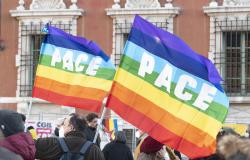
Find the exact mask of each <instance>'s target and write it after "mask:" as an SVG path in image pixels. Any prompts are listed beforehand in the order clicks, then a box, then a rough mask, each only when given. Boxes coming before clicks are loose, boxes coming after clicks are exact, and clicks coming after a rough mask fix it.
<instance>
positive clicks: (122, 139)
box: [114, 131, 126, 144]
mask: <svg viewBox="0 0 250 160" xmlns="http://www.w3.org/2000/svg"><path fill="white" fill-rule="evenodd" d="M114 141H117V142H122V143H124V144H125V143H126V136H125V134H124V132H123V131H117V132H115V139H114Z"/></svg>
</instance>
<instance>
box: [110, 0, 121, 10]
mask: <svg viewBox="0 0 250 160" xmlns="http://www.w3.org/2000/svg"><path fill="white" fill-rule="evenodd" d="M114 3H115V4H113V5H112V8H113V9H119V8H121V5H120V0H114Z"/></svg>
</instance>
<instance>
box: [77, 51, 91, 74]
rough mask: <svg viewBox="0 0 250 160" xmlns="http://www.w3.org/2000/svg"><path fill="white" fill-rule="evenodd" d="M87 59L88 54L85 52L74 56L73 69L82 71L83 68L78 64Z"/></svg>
mask: <svg viewBox="0 0 250 160" xmlns="http://www.w3.org/2000/svg"><path fill="white" fill-rule="evenodd" d="M87 60H88V55H86V54H80V55H79V56H78V57H77V58H76V63H75V70H76V72H82V71H83V69H84V66H83V65H80V64H81V62H87Z"/></svg>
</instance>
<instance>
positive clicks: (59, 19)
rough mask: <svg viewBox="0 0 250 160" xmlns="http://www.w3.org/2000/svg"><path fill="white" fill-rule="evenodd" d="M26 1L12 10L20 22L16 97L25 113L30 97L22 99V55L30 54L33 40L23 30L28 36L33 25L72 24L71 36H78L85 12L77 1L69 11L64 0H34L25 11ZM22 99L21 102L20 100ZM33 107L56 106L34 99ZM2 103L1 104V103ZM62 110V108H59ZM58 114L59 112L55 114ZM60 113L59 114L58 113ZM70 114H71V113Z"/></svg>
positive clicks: (20, 1)
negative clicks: (23, 33)
mask: <svg viewBox="0 0 250 160" xmlns="http://www.w3.org/2000/svg"><path fill="white" fill-rule="evenodd" d="M24 2H25V1H23V0H19V6H18V7H17V9H16V10H10V15H11V16H12V17H15V18H16V19H17V20H18V21H19V28H18V34H19V35H18V37H19V38H18V50H17V55H16V66H17V91H16V97H15V98H18V102H16V103H17V109H18V110H22V111H25V110H27V102H26V101H27V98H29V97H20V95H19V94H20V85H21V79H22V78H23V77H25V76H29V75H24V74H23V72H21V66H20V61H21V58H20V57H21V55H24V54H30V50H29V47H25V46H29V45H30V43H31V39H30V37H29V36H22V35H21V32H22V30H28V31H27V34H34V33H31V31H30V33H29V28H31V25H33V26H35V25H37V26H39V24H40V26H42V25H41V24H46V23H48V22H52V23H53V24H70V25H67V27H68V28H65V29H67V30H70V31H71V34H74V35H76V33H77V19H78V17H80V16H82V15H83V13H84V10H82V9H79V8H78V7H77V5H76V3H77V0H71V2H72V4H71V6H70V7H69V9H67V8H66V5H65V4H64V2H63V0H33V1H32V3H31V5H30V7H29V9H28V10H25V8H24V6H25V3H24ZM20 99H21V100H20ZM32 100H33V106H36V107H34V108H36V111H35V112H37V111H38V110H37V106H41V105H46V106H48V105H51V106H55V105H54V104H48V102H46V101H43V100H40V99H32ZM0 103H1V102H0ZM58 108H60V107H58ZM58 108H57V109H56V108H53V107H52V108H51V110H58ZM74 111H75V109H74V108H72V111H71V112H74ZM55 113H57V111H56V112H55ZM58 113H59V112H58ZM69 113H70V112H69Z"/></svg>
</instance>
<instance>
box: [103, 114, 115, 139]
mask: <svg viewBox="0 0 250 160" xmlns="http://www.w3.org/2000/svg"><path fill="white" fill-rule="evenodd" d="M104 126H105V128H106V132H108V133H109V134H110V138H111V139H114V138H115V132H117V131H118V123H117V119H112V118H109V119H105V122H104Z"/></svg>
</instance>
